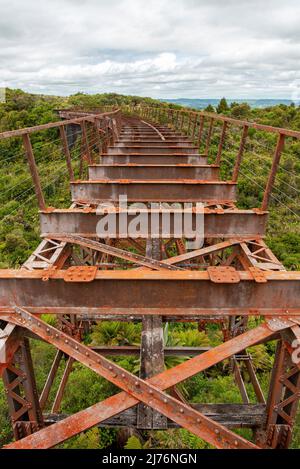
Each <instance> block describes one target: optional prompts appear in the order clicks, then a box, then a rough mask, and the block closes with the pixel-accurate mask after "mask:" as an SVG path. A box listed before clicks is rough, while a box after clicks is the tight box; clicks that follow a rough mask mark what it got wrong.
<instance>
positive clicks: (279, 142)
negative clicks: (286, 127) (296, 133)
mask: <svg viewBox="0 0 300 469" xmlns="http://www.w3.org/2000/svg"><path fill="white" fill-rule="evenodd" d="M284 143H285V135H284V134H279V135H278V140H277V145H276V149H275V154H274V157H273V163H272V168H271V171H270V174H269V179H268V182H267V185H266V189H265V193H264V198H263V201H262V206H261V209H262V210H267V209H268V205H269V202H270V198H271V193H272V189H273V185H274V182H275V177H276V173H277V170H278V166H279V162H280V157H281V154H282V151H283V148H284Z"/></svg>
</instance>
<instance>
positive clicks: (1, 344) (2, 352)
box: [0, 323, 22, 376]
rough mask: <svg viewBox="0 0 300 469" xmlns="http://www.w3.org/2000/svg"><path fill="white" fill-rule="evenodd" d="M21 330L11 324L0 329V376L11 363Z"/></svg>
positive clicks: (17, 346)
mask: <svg viewBox="0 0 300 469" xmlns="http://www.w3.org/2000/svg"><path fill="white" fill-rule="evenodd" d="M21 338H22V330H21V329H20V328H18V327H17V326H14V325H13V324H9V323H8V324H5V325H4V327H2V328H1V329H0V366H1V370H0V376H1V375H2V373H3V371H4V369H5V368H6V367H7V366H8V365H9V363H10V362H11V361H12V359H13V357H14V354H15V352H16V351H17V350H18V348H19V346H20V341H21Z"/></svg>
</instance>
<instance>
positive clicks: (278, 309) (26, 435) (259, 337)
mask: <svg viewBox="0 0 300 469" xmlns="http://www.w3.org/2000/svg"><path fill="white" fill-rule="evenodd" d="M140 112H142V119H145V120H147V122H146V121H145V120H141V119H138V118H128V117H127V118H124V117H123V119H121V115H120V114H115V113H113V118H111V119H109V118H107V117H106V127H105V126H103V125H102V124H101V125H99V122H97V125H96V126H95V127H96V130H97V132H98V133H99V135H101V133H105V135H106V136H107V139H106V140H104V143H103V142H102V146H101V145H100V147H99V152H100V154H101V155H102V157H101V163H100V164H99V163H97V164H95V163H94V162H93V161H91V155H87V149H88V145H86V146H85V147H84V146H83V148H82V152H83V155H82V158H83V159H84V158H85V159H86V160H87V161H88V163H89V180H88V181H73V182H71V185H72V184H73V187H72V194H73V203H72V206H71V207H70V208H69V209H64V210H58V209H53V208H46V207H44V206H43V204H42V206H40V209H41V210H40V219H41V232H42V237H43V240H42V241H41V243H40V245H39V246H38V248H37V249H36V250H35V251H34V253H33V254H32V255H31V256H30V258H29V259H28V260H27V261H26V262H25V264H24V265H23V267H22V268H21V269H20V270H18V271H13V270H9V271H1V272H0V301H1V303H0V304H1V306H0V372H1V375H2V378H3V381H4V386H5V392H6V394H7V400H8V405H9V412H10V416H11V421H12V426H13V431H14V436H15V441H14V442H13V443H11V444H9V445H7V446H6V448H20V449H21V448H51V447H54V446H56V445H58V444H59V443H61V442H63V441H65V440H66V439H68V438H70V437H72V436H74V435H76V434H78V433H80V432H82V431H85V430H87V429H89V428H91V427H93V426H96V425H104V426H106V425H116V426H134V427H136V428H138V429H167V428H172V427H176V426H180V427H183V428H186V429H188V430H189V431H191V432H192V433H194V434H195V435H197V436H199V437H200V438H202V439H203V440H205V441H206V442H208V443H210V444H211V445H213V446H214V447H216V448H238V449H241V448H249V449H251V448H252V449H255V448H259V447H260V448H287V447H288V446H289V444H290V442H291V437H292V429H293V425H294V421H295V416H296V411H297V405H298V401H299V398H300V364H299V363H295V360H293V357H294V353H295V343H298V341H299V343H300V291H299V290H300V289H299V285H300V274H299V273H298V272H287V271H286V270H285V268H284V266H283V265H282V264H281V263H280V262H279V261H278V259H277V258H276V257H275V256H274V254H273V253H272V251H271V250H270V249H269V248H268V246H267V245H266V244H265V242H264V240H263V235H264V230H265V224H266V219H267V212H266V210H265V209H266V207H264V209H263V210H262V209H253V210H249V211H242V210H238V209H237V208H236V205H235V195H234V193H233V192H232V191H234V190H235V187H234V183H232V184H233V185H232V184H229V183H228V184H227V185H228V188H229V189H227V188H226V190H224V188H223V187H222V185H221V184H220V181H219V178H218V174H217V172H216V171H217V170H218V164H217V165H207V161H206V158H207V154H203V155H199V154H198V148H197V147H195V146H194V143H193V138H192V139H188V138H187V137H186V135H184V134H183V133H182V132H181V131H180V127H181V121H180V116H179V115H178V116H177V117H176V115H175V117H174V115H173V116H172V115H170V116H169V118H170V122H172V124H173V129H172V128H171V127H170V126H166V125H161V124H157V119H158V117H159V114H157V113H156V111H155V110H154V111H153V110H152V111H151V110H148V111H147V110H142V111H141V110H140ZM153 112H154V114H153ZM155 113H156V114H155ZM82 115H84V116H87V117H86V119H87V122H85V121H84V122H85V124H87V123H88V122H91V121H92V122H93V117H92V116H93V114H92V116H91V115H89V114H87V113H83V114H82V113H81V114H80V113H78V112H77V113H75V112H70V111H64V113H61V117H63V118H67V119H73V120H74V119H83V117H82ZM108 116H109V114H108ZM116 116H117V117H116ZM176 118H177V120H176ZM66 122H68V121H66ZM201 122H202V121H201V120H200V121H199V122H198V121H193V119H192V117H191V118H190V123H189V127H190V128H189V129H188V133H189V134H190V129H192V134H193V137H194V138H195V136H197V130H198V133H199V135H200V133H201V125H203V123H202V124H201ZM93 123H94V124H95V122H93ZM71 125H75V124H74V122H73V123H72V124H71V123H70V124H69V126H71ZM223 127H225V131H226V126H223ZM81 128H82V132H83V135H84V128H83V127H82V125H81ZM62 129H66V133H64V132H62V131H61V136H62V139H63V142H64V143H65V151H66V158H67V162H68V161H69V159H70V154H69V153H68V142H67V136H68V125H67V124H64V126H63V127H62ZM176 129H177V130H176ZM247 129H248V128H247ZM223 130H224V128H223ZM211 132H212V129H211V127H210V128H209V133H208V138H209V139H210V137H211V136H210V133H211ZM280 135H281V134H280ZM246 137H247V132H245V126H244V131H243V134H242V139H241V147H240V152H239V155H238V159H240V158H241V156H242V150H243V145H244V143H245V138H246ZM222 138H223V140H224V135H223V133H222V135H221V142H220V145H221V144H222ZM280 138H281V137H279V144H278V145H277V147H276V152H275V158H274V161H275V162H276V157H277V156H278V152H279V151H280V149H281V147H280V145H281V144H280V141H281V140H280ZM208 145H209V142H208ZM27 149H28V141H27ZM219 151H220V149H219ZM135 155H138V158H140V160H139V164H137V163H133V162H131V160H130V158H132V159H134V158H135ZM155 155H156V156H155ZM276 155H277V156H276ZM32 156H33V155H31V157H32ZM191 156H192V157H193V158H196V163H195V161H193V162H188V161H190V158H191ZM150 157H151V158H152V159H155V158H157V161H158V162H159V163H158V166H157V167H156V168H155V171H154V172H153V174H154V175H156V176H155V178H154V177H153V176H151V171H152V170H153V166H155V165H153V163H152V164H151V163H149V162H148V159H149V158H150ZM176 158H178V160H176ZM164 159H165V160H164ZM197 159H198V160H197ZM219 159H220V158H219ZM173 160H176V161H173ZM120 161H122V162H121V163H119V162H120ZM166 161H167V162H168V163H166ZM177 161H178V162H179V163H177ZM112 162H113V163H112ZM140 162H141V163H140ZM218 163H219V161H218ZM238 164H240V161H238ZM164 166H165V167H164ZM166 167H167V168H168V171H169V172H170V173H171V176H169V181H168V180H167V179H165V178H166V175H167V173H168V171H166ZM131 170H132V171H131ZM196 170H197V172H196ZM237 170H238V167H237ZM97 171H99V173H97ZM122 171H123V172H124V173H122ZM139 171H140V172H139ZM159 171H162V172H163V174H164V177H161V176H157V175H158V174H159ZM201 171H202V172H203V174H204V175H205V177H206V178H210V179H209V180H204V179H201V174H202V173H201ZM210 171H211V174H209V172H210ZM122 174H125V175H126V176H127V178H128V175H129V174H131V176H130V178H129V180H128V179H126V180H125V179H124V176H122ZM195 175H197V177H196V176H195ZM70 177H71V174H70ZM146 177H149V179H148V180H146V179H145V178H146ZM159 178H160V180H159V181H158V179H159ZM183 178H187V179H183ZM188 178H190V181H189V179H188ZM71 181H72V179H71ZM170 182H171V184H170ZM190 182H193V184H194V185H196V186H197V190H198V191H199V194H200V195H199V196H197V197H195V196H194V195H193V197H192V202H193V203H195V202H196V201H197V200H198V199H199V200H201V201H202V202H203V203H204V216H205V217H206V218H205V221H206V220H207V223H205V226H206V228H205V229H206V230H207V231H206V232H205V241H204V245H203V246H202V247H201V248H199V249H196V250H187V249H186V240H185V239H183V238H180V237H176V234H175V233H173V234H172V236H170V237H168V238H164V237H162V236H160V237H158V238H151V233H150V232H149V233H146V234H144V235H143V236H141V237H139V238H135V239H134V238H126V239H122V238H120V237H119V236H118V233H116V234H115V235H114V236H112V237H110V238H105V239H99V238H98V237H96V236H95V223H96V221H97V220H98V219H99V217H101V213H100V214H99V211H98V212H97V213H96V207H97V204H98V202H99V200H102V199H103V200H107V199H109V200H110V201H112V202H113V203H114V207H115V208H114V210H115V212H116V214H117V216H118V214H119V212H120V210H119V207H118V205H117V201H116V200H115V199H114V197H115V195H116V194H117V193H120V192H122V190H124V184H125V185H126V187H127V188H128V192H127V194H129V200H131V201H134V200H145V198H146V200H147V201H152V200H155V201H157V204H158V205H157V209H156V210H157V211H158V212H160V211H161V205H160V204H161V203H162V200H161V198H162V197H166V195H165V193H164V192H163V191H162V192H161V189H162V188H163V187H166V186H168V187H167V190H171V189H172V188H171V185H172V184H173V185H174V186H175V185H176V184H177V185H176V191H175V190H173V189H172V191H171V192H172V194H173V193H174V194H175V196H174V197H173V196H172V195H170V196H169V197H171V199H172V200H176V201H177V202H179V203H182V202H184V201H185V200H191V196H190V194H191V192H190V189H189V186H190ZM37 183H38V181H37ZM143 183H144V185H143ZM156 183H158V188H157V187H156V185H157V184H156ZM80 185H81V186H82V187H81V189H82V192H81V194H83V196H81V197H79V196H78V194H79V192H78V190H79V189H78V187H79V186H80ZM92 186H93V187H92ZM113 186H114V187H113ZM145 187H147V189H146V195H143V191H144V190H145ZM207 187H209V189H207ZM267 189H268V188H267ZM193 190H195V188H194V189H193ZM95 191H96V192H95ZM97 191H98V192H97ZM95 194H96V195H95ZM161 194H162V195H161ZM193 194H194V192H193ZM201 194H202V196H201ZM219 194H221V195H219ZM224 195H226V198H225V199H224ZM37 196H38V191H37ZM210 198H211V199H213V200H210ZM168 200H169V199H168ZM129 212H130V207H129V209H128V215H129V216H130V213H129ZM171 217H172V213H171ZM43 313H51V314H56V315H57V318H58V325H57V327H53V326H51V325H49V324H47V323H45V322H44V320H43V319H42V318H41V315H42V314H43ZM250 316H251V317H253V316H254V317H256V318H257V326H256V327H255V328H252V329H248V318H249V317H250ZM102 320H120V321H122V320H125V321H128V320H135V321H142V337H141V346H140V347H137V346H128V347H104V346H103V347H102V346H98V347H92V346H86V345H84V344H83V342H82V339H83V334H84V331H86V330H88V329H89V328H90V327H91V325H93V324H95V323H96V322H97V321H102ZM166 321H187V322H188V321H189V322H197V323H198V327H199V330H204V331H205V330H206V328H207V325H208V324H210V323H212V322H213V323H217V324H218V325H219V326H220V328H221V330H222V332H223V339H224V341H223V343H221V344H220V345H218V346H216V347H214V348H210V347H206V348H205V347H202V348H201V347H194V348H192V347H182V348H179V347H164V344H163V323H164V322H166ZM31 340H43V341H45V342H47V343H49V344H51V345H53V346H54V347H55V349H56V355H55V357H54V360H53V363H52V366H51V369H50V371H49V374H48V377H47V379H46V382H45V385H44V388H43V391H42V393H41V394H40V395H39V393H38V391H37V387H36V382H35V376H34V366H33V362H32V358H31V353H30V341H31ZM270 340H276V341H277V351H276V356H275V362H274V369H273V373H272V377H271V381H270V389H269V395H268V396H264V393H263V391H262V389H261V386H260V383H259V380H258V377H257V375H256V373H255V368H254V366H253V361H252V357H251V354H250V353H249V352H248V350H247V349H248V348H249V347H251V346H254V345H257V344H262V343H266V342H267V341H270ZM295 341H296V342H295ZM118 354H119V355H120V354H121V355H137V356H138V355H140V361H141V369H140V375H139V377H137V376H135V375H134V374H132V373H130V372H128V371H126V370H125V369H123V368H121V367H120V366H118V365H117V364H116V363H114V361H113V360H111V359H108V358H106V356H117V355H118ZM167 355H174V356H178V355H179V356H180V355H183V356H190V357H192V358H189V359H188V360H186V361H185V362H183V363H181V364H180V365H177V366H175V367H173V368H171V369H168V370H165V369H164V356H167ZM226 360H229V364H230V366H229V368H230V371H231V372H232V373H233V376H234V380H235V383H236V385H237V386H238V388H239V390H240V393H241V397H242V402H243V404H201V403H199V404H193V405H192V404H190V403H189V402H187V401H186V400H185V398H184V397H183V396H182V394H181V393H180V390H179V389H178V388H177V385H178V384H179V383H182V382H184V381H185V380H186V379H188V378H191V377H192V376H194V375H196V374H197V373H201V372H204V371H205V370H207V369H209V368H211V367H213V366H215V365H217V364H219V363H221V362H223V361H226ZM62 361H64V363H65V368H64V372H63V375H62V378H61V381H60V384H59V388H58V391H57V393H56V396H55V398H54V401H53V402H52V404H51V413H50V414H46V413H45V408H46V406H47V405H49V398H50V391H51V389H52V385H53V383H54V380H55V378H56V375H57V371H58V368H59V366H60V364H61V362H62ZM76 361H77V362H80V363H82V364H83V365H85V366H86V367H88V368H89V369H90V370H92V371H93V372H95V373H96V374H98V375H100V376H102V377H103V378H105V379H106V380H108V381H110V382H111V383H113V384H114V385H116V386H117V387H118V388H120V390H121V392H119V393H118V394H115V395H113V396H111V397H109V398H107V399H105V400H104V401H101V402H98V403H96V404H95V405H93V406H91V407H89V408H87V409H84V410H81V411H80V412H78V413H76V414H74V415H70V416H65V415H62V414H60V406H61V402H62V399H63V395H64V390H65V387H66V384H67V382H68V378H69V376H70V373H71V372H72V366H73V364H74V362H76ZM245 371H246V372H247V375H248V376H249V379H250V382H251V384H252V386H253V389H254V394H255V396H256V400H257V402H256V403H255V404H253V403H250V399H249V396H248V394H247V389H246V386H245V380H244V373H245ZM244 427H249V428H251V429H252V431H253V441H252V442H250V441H248V440H246V439H244V438H243V437H241V436H240V435H238V434H237V433H235V432H234V431H233V430H234V429H235V428H244Z"/></svg>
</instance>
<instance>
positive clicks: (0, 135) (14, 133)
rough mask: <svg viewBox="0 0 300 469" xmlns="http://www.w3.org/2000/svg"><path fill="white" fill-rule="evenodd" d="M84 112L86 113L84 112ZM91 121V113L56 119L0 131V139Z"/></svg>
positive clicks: (101, 116) (111, 113)
mask: <svg viewBox="0 0 300 469" xmlns="http://www.w3.org/2000/svg"><path fill="white" fill-rule="evenodd" d="M119 112H120V111H119V110H116V111H113V112H109V113H103V114H97V115H96V117H97V118H99V117H100V118H103V117H105V116H112V117H113V116H115V115H116V114H117V113H119ZM85 114H86V113H85ZM86 121H88V122H93V121H94V116H93V115H90V114H89V115H84V116H83V117H79V118H76V119H70V120H63V121H58V122H50V123H49V124H42V125H36V126H34V127H26V128H24V129H19V130H9V131H7V132H2V133H0V140H2V139H5V138H11V137H22V136H23V135H26V134H31V133H33V132H40V131H43V130H49V129H54V128H56V127H61V126H64V125H69V124H79V125H80V123H81V122H86Z"/></svg>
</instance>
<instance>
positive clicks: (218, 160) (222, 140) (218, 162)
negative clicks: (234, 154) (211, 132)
mask: <svg viewBox="0 0 300 469" xmlns="http://www.w3.org/2000/svg"><path fill="white" fill-rule="evenodd" d="M226 130H227V122H226V121H223V125H222V132H221V137H220V142H219V147H218V153H217V158H216V164H220V161H221V156H222V151H223V146H224V142H225V136H226Z"/></svg>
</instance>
